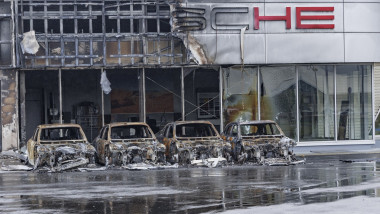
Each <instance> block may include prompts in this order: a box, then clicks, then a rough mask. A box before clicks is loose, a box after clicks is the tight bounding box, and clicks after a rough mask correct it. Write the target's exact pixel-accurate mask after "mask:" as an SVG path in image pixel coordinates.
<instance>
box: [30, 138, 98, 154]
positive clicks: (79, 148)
mask: <svg viewBox="0 0 380 214" xmlns="http://www.w3.org/2000/svg"><path fill="white" fill-rule="evenodd" d="M54 151H55V152H62V153H65V154H74V153H78V152H83V153H94V152H95V148H94V147H93V146H92V145H91V144H89V143H86V142H85V141H75V142H72V141H59V142H54V141H51V142H49V141H44V142H41V144H40V145H38V149H37V152H54Z"/></svg>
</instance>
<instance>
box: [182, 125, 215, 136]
mask: <svg viewBox="0 0 380 214" xmlns="http://www.w3.org/2000/svg"><path fill="white" fill-rule="evenodd" d="M176 136H177V137H213V136H216V132H215V130H214V129H213V128H212V126H211V125H210V124H202V123H190V124H182V125H177V126H176Z"/></svg>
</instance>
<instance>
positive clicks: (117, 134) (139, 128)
mask: <svg viewBox="0 0 380 214" xmlns="http://www.w3.org/2000/svg"><path fill="white" fill-rule="evenodd" d="M111 138H112V139H132V138H152V135H151V133H150V131H149V129H148V127H147V126H144V125H133V126H132V125H130V126H116V127H112V128H111Z"/></svg>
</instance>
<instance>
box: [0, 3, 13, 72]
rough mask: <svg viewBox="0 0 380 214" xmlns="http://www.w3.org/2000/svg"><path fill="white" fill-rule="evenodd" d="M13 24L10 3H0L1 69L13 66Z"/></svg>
mask: <svg viewBox="0 0 380 214" xmlns="http://www.w3.org/2000/svg"><path fill="white" fill-rule="evenodd" d="M12 31H13V30H12V24H11V6H10V3H9V2H0V68H7V67H11V66H12V52H13V51H12V49H13V42H12V36H11V35H12Z"/></svg>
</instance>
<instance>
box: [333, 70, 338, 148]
mask: <svg viewBox="0 0 380 214" xmlns="http://www.w3.org/2000/svg"><path fill="white" fill-rule="evenodd" d="M337 117H338V114H337V105H336V65H334V120H335V121H334V123H335V126H334V131H335V133H334V135H335V141H336V142H337V141H338V118H337Z"/></svg>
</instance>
